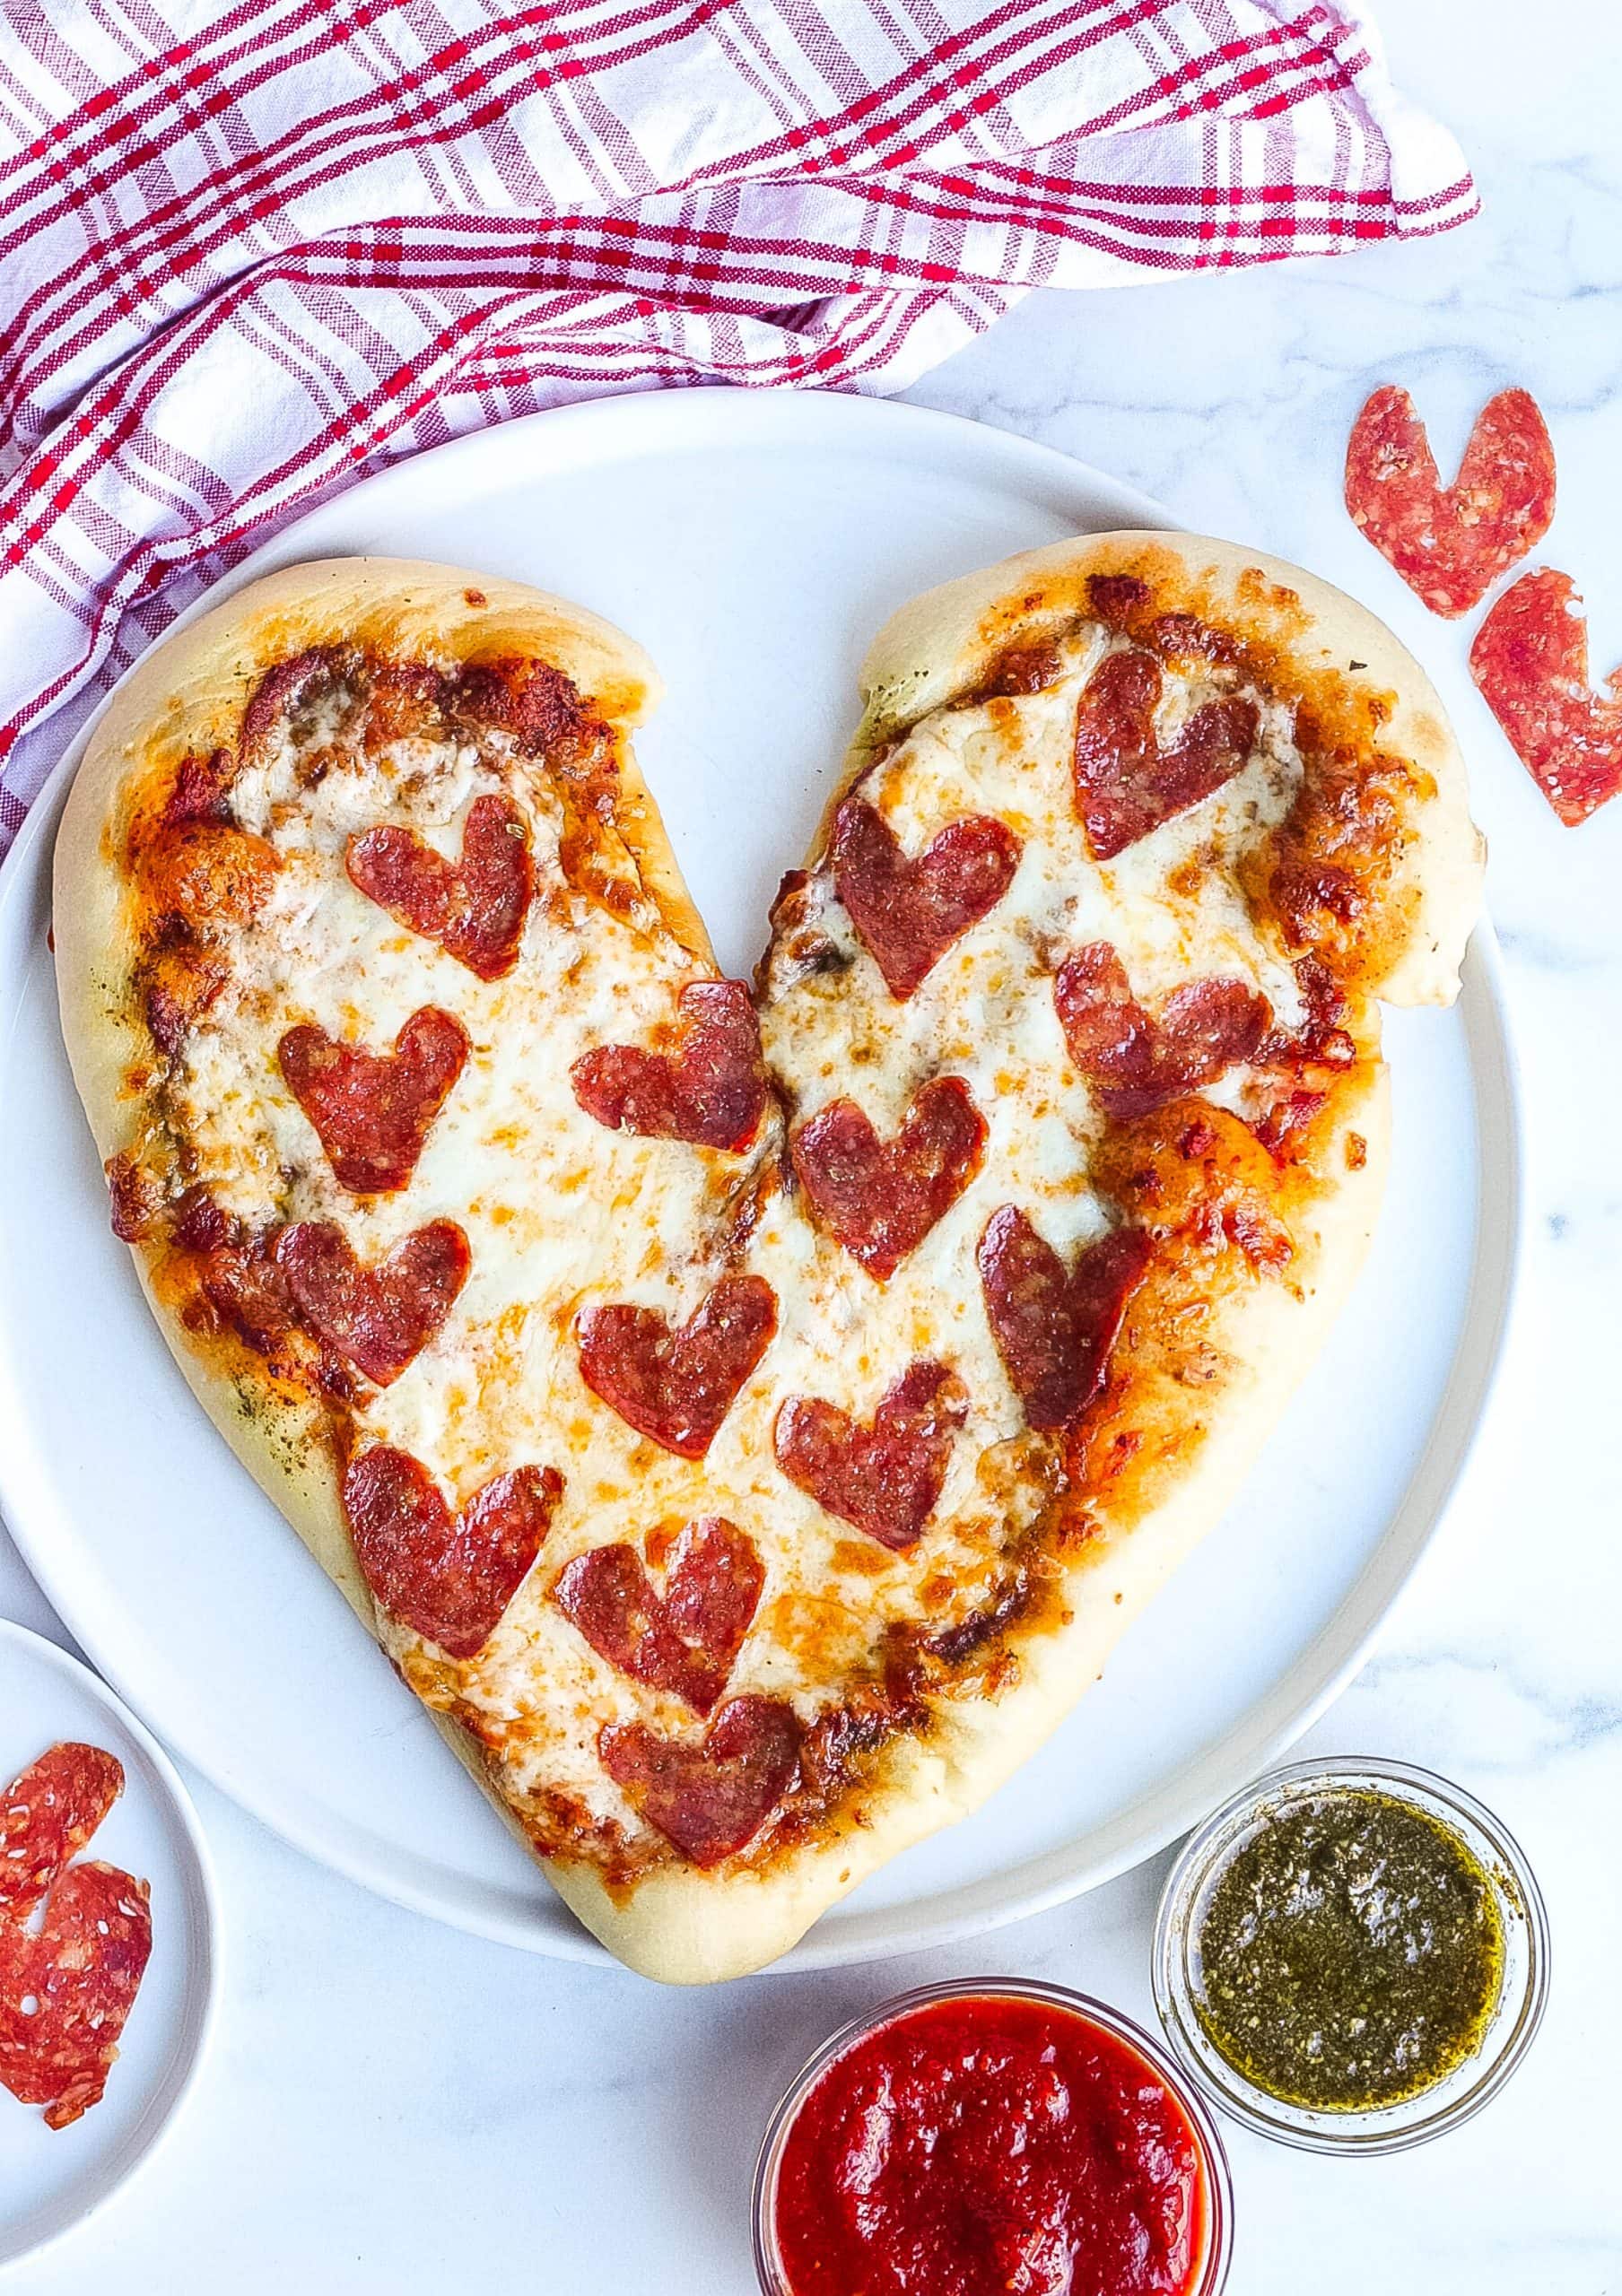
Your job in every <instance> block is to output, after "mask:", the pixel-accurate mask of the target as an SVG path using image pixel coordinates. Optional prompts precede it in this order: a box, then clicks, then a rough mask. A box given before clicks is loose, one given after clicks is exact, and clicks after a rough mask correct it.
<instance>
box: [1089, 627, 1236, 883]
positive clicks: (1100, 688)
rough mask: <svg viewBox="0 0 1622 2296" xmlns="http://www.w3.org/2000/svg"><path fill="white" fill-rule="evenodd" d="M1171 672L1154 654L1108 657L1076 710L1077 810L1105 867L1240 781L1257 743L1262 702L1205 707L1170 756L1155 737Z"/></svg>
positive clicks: (1230, 700) (1216, 703) (1134, 652)
mask: <svg viewBox="0 0 1622 2296" xmlns="http://www.w3.org/2000/svg"><path fill="white" fill-rule="evenodd" d="M1161 683H1162V672H1161V666H1160V664H1159V663H1158V662H1157V661H1156V660H1155V657H1154V656H1153V655H1152V654H1145V653H1140V652H1138V651H1137V650H1136V649H1134V648H1127V649H1126V650H1124V651H1122V652H1120V653H1115V654H1107V655H1106V656H1105V657H1104V658H1103V661H1102V662H1101V663H1100V664H1099V665H1098V667H1097V668H1096V669H1095V670H1094V673H1093V674H1092V676H1091V677H1090V678H1089V679H1088V681H1087V684H1086V691H1084V692H1083V694H1082V697H1081V700H1080V703H1079V704H1078V706H1077V712H1076V810H1077V813H1078V814H1079V815H1080V816H1081V821H1082V823H1083V826H1084V827H1085V828H1086V832H1087V841H1088V843H1089V844H1090V845H1091V846H1092V848H1093V850H1094V853H1095V854H1096V855H1097V857H1098V858H1099V860H1101V861H1112V860H1113V859H1114V857H1115V856H1116V855H1117V854H1118V853H1124V852H1125V851H1126V849H1127V848H1128V846H1129V845H1136V844H1137V842H1138V839H1139V838H1140V837H1147V835H1148V834H1149V831H1151V830H1155V829H1158V828H1159V827H1160V824H1161V823H1162V822H1166V821H1170V820H1171V818H1172V816H1173V814H1174V813H1186V812H1187V811H1188V809H1189V807H1190V805H1197V804H1199V803H1200V801H1201V799H1202V798H1206V797H1208V796H1211V795H1212V793H1213V791H1215V790H1217V789H1220V788H1221V787H1222V786H1223V784H1224V782H1225V781H1231V780H1232V779H1233V778H1234V774H1236V773H1237V772H1238V771H1239V769H1240V767H1241V766H1242V765H1243V764H1244V762H1245V761H1246V759H1247V758H1248V757H1249V756H1250V754H1251V751H1252V750H1253V749H1254V748H1255V746H1256V728H1257V723H1258V719H1257V715H1256V707H1255V704H1254V703H1253V702H1250V701H1244V700H1240V699H1239V698H1238V697H1237V696H1229V697H1228V698H1227V699H1225V700H1221V701H1208V702H1206V703H1204V704H1203V705H1202V706H1201V707H1200V708H1199V709H1196V710H1195V711H1194V713H1193V715H1192V716H1191V717H1190V718H1189V720H1188V723H1187V724H1186V725H1185V726H1183V727H1182V731H1181V732H1180V733H1179V734H1178V735H1177V738H1176V740H1175V741H1174V742H1173V744H1172V745H1171V747H1170V749H1163V748H1162V747H1161V745H1160V736H1159V735H1158V734H1157V733H1156V732H1155V705H1156V704H1157V702H1158V701H1159V700H1160V689H1161Z"/></svg>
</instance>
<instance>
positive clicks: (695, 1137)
mask: <svg viewBox="0 0 1622 2296" xmlns="http://www.w3.org/2000/svg"><path fill="white" fill-rule="evenodd" d="M678 1009H679V1011H680V1013H681V1023H682V1025H681V1037H680V1040H679V1042H678V1043H677V1045H676V1048H675V1049H674V1050H673V1051H671V1052H650V1051H647V1050H645V1049H644V1048H642V1047H641V1045H633V1044H604V1045H597V1047H595V1048H594V1049H593V1050H592V1051H590V1052H587V1053H582V1054H581V1056H580V1058H579V1059H578V1060H577V1061H576V1062H575V1064H574V1065H573V1067H572V1068H571V1070H570V1071H569V1081H570V1083H571V1084H572V1085H573V1087H574V1097H575V1099H576V1100H578V1101H579V1102H580V1106H581V1108H583V1109H585V1111H586V1113H587V1115H588V1116H591V1117H595V1118H597V1122H598V1123H599V1124H602V1125H606V1126H607V1127H608V1129H609V1130H610V1131H611V1132H636V1133H641V1135H643V1136H644V1137H645V1138H649V1139H654V1140H691V1141H693V1142H694V1143H696V1144H698V1145H699V1146H701V1147H704V1148H731V1149H741V1148H746V1147H747V1146H748V1145H749V1143H750V1142H751V1141H752V1140H753V1139H754V1135H755V1133H756V1132H757V1130H758V1129H759V1127H760V1120H761V1115H762V1112H763V1109H764V1108H765V1105H766V1083H765V1079H764V1077H763V1074H762V1073H761V1049H760V1023H759V1022H757V1020H756V1019H755V1017H754V1005H752V1004H751V1002H750V1000H749V992H748V990H747V989H746V987H744V985H743V983H742V982H741V981H737V980H694V981H690V982H689V983H688V985H687V987H685V988H684V989H683V991H682V993H681V997H680V1000H679V1005H678Z"/></svg>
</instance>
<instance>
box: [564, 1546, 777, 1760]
mask: <svg viewBox="0 0 1622 2296" xmlns="http://www.w3.org/2000/svg"><path fill="white" fill-rule="evenodd" d="M765 1582H766V1574H765V1571H764V1570H763V1568H762V1565H761V1559H760V1555H759V1553H758V1552H756V1549H755V1545H754V1540H753V1539H751V1538H747V1537H746V1536H745V1535H744V1533H743V1532H742V1531H740V1530H739V1529H738V1528H737V1526H736V1525H735V1524H732V1523H728V1522H727V1521H726V1520H725V1519H724V1518H723V1517H721V1516H719V1515H707V1516H705V1517H703V1518H702V1520H700V1521H698V1522H696V1523H689V1524H688V1525H687V1526H686V1528H685V1530H684V1532H683V1533H682V1535H681V1537H680V1538H679V1539H678V1540H677V1541H676V1547H675V1550H674V1552H672V1554H671V1557H670V1563H669V1568H668V1570H667V1572H666V1574H665V1592H664V1595H663V1596H662V1597H661V1596H658V1594H656V1593H655V1592H654V1589H653V1586H652V1583H651V1581H650V1578H649V1577H648V1573H647V1571H646V1570H644V1569H643V1567H642V1561H641V1556H640V1555H639V1554H638V1553H637V1552H636V1549H635V1548H634V1547H632V1546H628V1545H625V1544H616V1545H613V1546H598V1547H593V1548H592V1549H591V1551H590V1552H589V1553H587V1554H579V1555H576V1557H575V1559H574V1561H572V1562H571V1563H567V1564H566V1565H565V1566H564V1568H563V1569H562V1570H561V1571H560V1572H559V1574H558V1578H557V1583H556V1585H555V1586H554V1587H553V1589H552V1599H553V1601H554V1603H555V1604H556V1605H557V1606H558V1608H559V1610H561V1611H562V1613H563V1615H564V1617H565V1618H566V1619H568V1620H569V1621H570V1622H571V1624H573V1625H575V1626H577V1627H578V1628H579V1629H580V1632H581V1633H582V1634H583V1635H584V1636H585V1638H586V1639H587V1641H588V1642H589V1643H590V1645H591V1647H592V1648H593V1649H594V1650H595V1651H597V1653H598V1654H599V1656H601V1657H605V1658H606V1659H607V1660H608V1662H609V1664H610V1665H615V1666H617V1667H619V1669H620V1671H621V1672H622V1673H623V1674H630V1675H632V1677H633V1678H634V1679H635V1680H636V1681H637V1682H641V1683H648V1684H649V1685H650V1688H652V1689H654V1690H667V1691H670V1692H673V1693H674V1695H675V1696H676V1697H677V1698H680V1699H684V1700H685V1701H686V1703H687V1704H688V1705H689V1706H690V1707H692V1709H693V1712H694V1713H695V1714H708V1713H709V1712H710V1710H711V1708H712V1707H713V1706H714V1704H715V1702H716V1700H718V1699H719V1697H720V1695H721V1693H722V1692H723V1691H724V1690H725V1689H726V1687H727V1677H728V1674H730V1673H731V1671H732V1662H733V1660H734V1659H735V1658H736V1657H737V1654H738V1651H739V1650H740V1649H741V1648H742V1647H743V1640H744V1637H745V1635H746V1634H747V1633H748V1631H749V1622H750V1621H751V1620H752V1619H753V1618H754V1613H755V1608H756V1605H758V1603H759V1601H760V1597H761V1588H762V1587H763V1586H764V1585H765Z"/></svg>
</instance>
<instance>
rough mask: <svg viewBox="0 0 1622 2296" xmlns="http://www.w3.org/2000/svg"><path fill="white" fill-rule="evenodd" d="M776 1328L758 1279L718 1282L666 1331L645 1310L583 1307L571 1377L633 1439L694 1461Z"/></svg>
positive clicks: (768, 1294)
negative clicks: (576, 1371)
mask: <svg viewBox="0 0 1622 2296" xmlns="http://www.w3.org/2000/svg"><path fill="white" fill-rule="evenodd" d="M776 1329H777V1300H776V1298H775V1295H774V1294H773V1292H772V1286H771V1285H770V1284H769V1283H766V1282H765V1281H764V1279H763V1277H761V1276H758V1275H723V1276H722V1278H721V1280H720V1282H719V1283H718V1284H717V1285H716V1286H715V1289H714V1290H713V1291H711V1294H710V1296H709V1298H708V1299H707V1300H705V1301H704V1304H703V1306H702V1308H700V1309H697V1310H696V1311H695V1313H693V1315H691V1316H689V1317H688V1318H687V1320H686V1322H685V1324H682V1325H681V1326H678V1327H677V1328H676V1330H675V1331H673V1330H672V1329H671V1327H670V1319H669V1318H668V1317H667V1316H664V1315H661V1314H660V1313H659V1312H658V1309H655V1308H630V1307H624V1306H618V1305H616V1306H615V1307H612V1308H589V1309H586V1311H585V1313H584V1314H583V1315H582V1316H581V1317H580V1321H579V1323H578V1324H577V1326H576V1331H577V1334H578V1336H579V1340H580V1377H581V1378H583V1379H584V1380H585V1382H586V1385H587V1386H588V1387H589V1388H590V1389H591V1391H592V1393H593V1394H594V1395H598V1396H601V1397H602V1399H603V1401H604V1402H605V1403H606V1405H608V1407H609V1409H610V1410H611V1411H617V1412H618V1413H619V1415H620V1417H621V1418H622V1419H623V1420H624V1422H626V1424H627V1426H630V1427H634V1428H635V1429H636V1431H637V1433H638V1434H639V1435H646V1436H647V1437H648V1438H649V1439H650V1441H652V1442H655V1443H660V1444H662V1445H663V1446H664V1448H665V1449H666V1450H667V1451H674V1452H676V1455H677V1457H680V1458H684V1459H702V1457H703V1456H704V1453H705V1452H706V1451H707V1450H708V1449H709V1448H710V1446H711V1443H712V1442H713V1441H714V1439H715V1435H716V1431H717V1429H718V1428H719V1426H720V1423H721V1422H722V1420H723V1419H725V1417H726V1416H727V1413H728V1412H729V1411H730V1410H731V1408H732V1405H733V1402H734V1400H735V1399H736V1397H737V1392H738V1390H739V1388H740V1387H742V1386H743V1384H744V1382H745V1380H746V1378H748V1377H749V1375H750V1373H751V1372H752V1371H753V1370H754V1367H755V1365H756V1364H757V1363H758V1362H759V1361H760V1360H761V1357H762V1356H763V1354H764V1353H765V1352H766V1350H767V1348H768V1346H769V1345H770V1344H771V1342H772V1334H773V1332H775V1330H776Z"/></svg>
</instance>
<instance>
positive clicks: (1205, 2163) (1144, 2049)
mask: <svg viewBox="0 0 1622 2296" xmlns="http://www.w3.org/2000/svg"><path fill="white" fill-rule="evenodd" d="M1009 1997H1012V1998H1013V1999H1015V2000H1018V2001H1036V2002H1041V2003H1042V2004H1043V2005H1044V2006H1046V2007H1048V2008H1051V2009H1058V2010H1061V2011H1064V2012H1066V2013H1068V2014H1069V2015H1071V2016H1075V2017H1080V2018H1083V2019H1085V2020H1086V2022H1087V2023H1088V2024H1090V2025H1096V2026H1099V2027H1101V2028H1102V2030H1103V2031H1104V2032H1106V2033H1109V2034H1112V2036H1113V2037H1114V2039H1117V2040H1119V2041H1122V2042H1124V2043H1125V2044H1126V2046H1127V2048H1129V2049H1133V2050H1135V2051H1136V2052H1137V2054H1138V2056H1139V2057H1142V2058H1143V2059H1144V2060H1145V2062H1146V2063H1147V2065H1148V2066H1150V2067H1151V2068H1152V2069H1153V2071H1154V2072H1155V2074H1156V2075H1157V2076H1158V2077H1159V2079H1160V2080H1162V2081H1163V2082H1164V2083H1165V2085H1166V2087H1167V2089H1169V2090H1170V2092H1171V2093H1172V2095H1173V2097H1175V2099H1176V2100H1177V2103H1178V2105H1179V2107H1180V2109H1182V2114H1183V2117H1184V2118H1185V2119H1186V2120H1187V2122H1188V2124H1189V2126H1190V2129H1191V2130H1192V2131H1193V2135H1194V2143H1195V2145H1196V2147H1197V2148H1198V2150H1199V2158H1200V2166H1201V2167H1202V2169H1203V2170H1204V2171H1205V2190H1206V2223H1205V2243H1204V2248H1203V2251H1202V2253H1201V2255H1200V2257H1199V2260H1198V2262H1197V2265H1196V2267H1195V2270H1194V2273H1193V2274H1192V2276H1191V2278H1190V2281H1189V2283H1188V2287H1187V2290H1186V2292H1185V2296H1221V2292H1222V2290H1223V2288H1224V2286H1225V2283H1226V2281H1227V2276H1228V2264H1229V2261H1230V2258H1231V2257H1232V2254H1233V2240H1234V2187H1233V2179H1231V2177H1230V2176H1229V2174H1228V2160H1227V2154H1226V2153H1225V2152H1224V2151H1223V2147H1222V2138H1221V2137H1220V2135H1218V2134H1217V2130H1216V2122H1215V2120H1214V2119H1213V2118H1212V2117H1211V2113H1210V2110H1209V2109H1208V2106H1207V2104H1206V2102H1205V2100H1204V2098H1203V2097H1202V2096H1201V2095H1200V2094H1199V2091H1198V2089H1197V2088H1195V2087H1193V2086H1192V2085H1191V2084H1190V2083H1189V2082H1188V2081H1186V2080H1185V2079H1184V2078H1183V2076H1182V2074H1181V2073H1180V2072H1179V2070H1178V2068H1177V2066H1175V2065H1174V2064H1173V2062H1172V2060H1171V2058H1170V2057H1168V2056H1167V2054H1166V2052H1165V2050H1164V2048H1162V2047H1161V2045H1160V2043H1159V2042H1158V2041H1157V2040H1155V2039H1151V2037H1150V2036H1149V2035H1148V2034H1147V2033H1146V2032H1145V2031H1144V2030H1143V2028H1142V2026H1141V2025H1135V2024H1134V2023H1133V2022H1132V2021H1131V2019H1130V2018H1129V2017H1123V2016H1122V2015H1121V2012H1120V2011H1119V2010H1118V2009H1112V2008H1110V2007H1109V2006H1108V2005H1107V2004H1106V2003H1104V2002H1103V2001H1094V2000H1093V1999H1092V1998H1091V1997H1090V1996H1088V1995H1086V1994H1085V1993H1072V1992H1070V1991H1069V1990H1068V1987H1064V1986H1061V1985H1038V1984H1035V1983H1033V1982H1032V1981H1029V1980H1027V1979H1022V1978H1002V1977H988V1978H977V1979H969V1980H966V1981H965V1980H963V1979H958V1980H956V1981H955V1982H953V1983H951V1984H947V1985H920V1986H919V1987H915V1989H914V1990H913V1991H912V1992H911V1993H898V1994H897V1995H896V1996H894V1999H893V2000H890V2001H885V2002H881V2004H880V2005H879V2006H878V2007H877V2008H876V2009H873V2010H869V2011H868V2013H867V2014H866V2015H865V2016H862V2017H852V2018H851V2020H850V2022H849V2024H845V2025H842V2026H841V2027H840V2028H839V2031H837V2032H836V2033H832V2034H830V2036H829V2037H828V2039H826V2040H825V2041H824V2043H823V2045H822V2047H821V2048H819V2049H818V2050H817V2052H816V2054H815V2057H812V2058H811V2059H810V2060H809V2061H808V2063H807V2065H806V2066H804V2067H803V2068H802V2070H801V2071H800V2073H799V2074H798V2075H797V2077H796V2078H795V2079H794V2080H793V2081H792V2082H791V2083H789V2089H788V2092H787V2093H786V2095H785V2096H784V2098H783V2100H782V2102H781V2103H780V2105H779V2106H778V2108H777V2110H776V2111H775V2112H774V2113H773V2114H772V2118H771V2120H770V2121H769V2122H768V2123H767V2125H766V2135H765V2139H764V2142H763V2144H762V2145H761V2152H760V2160H759V2162H758V2163H757V2165H756V2168H755V2171H754V2268H755V2271H756V2272H757V2273H758V2274H759V2275H760V2284H761V2287H762V2289H763V2291H764V2292H765V2296H794V2292H793V2289H792V2288H791V2287H790V2285H789V2280H788V2278H787V2276H786V2274H784V2272H783V2269H782V2266H781V2264H780V2261H779V2259H778V2254H777V2241H776V2237H775V2233H774V2230H773V2225H774V2220H775V2217H776V2214H777V2179H778V2172H779V2170H780V2168H781V2166H782V2158H783V2152H784V2148H785V2146H786V2145H787V2144H788V2142H789V2131H790V2130H791V2129H792V2128H793V2126H794V2124H795V2121H796V2120H797V2118H798V2115H799V2109H800V2107H801V2106H802V2105H803V2104H804V2103H805V2101H806V2099H807V2097H808V2096H809V2095H810V2093H811V2092H812V2090H813V2089H814V2088H815V2086H816V2083H818V2081H820V2080H821V2078H822V2076H823V2074H824V2073H825V2072H826V2071H827V2070H828V2067H829V2066H831V2065H832V2064H833V2062H834V2060H835V2058H836V2057H842V2056H843V2055H844V2053H845V2051H846V2050H847V2049H848V2048H853V2047H854V2046H855V2044H856V2043H857V2042H858V2041H860V2040H865V2039H867V2037H868V2034H869V2033H876V2032H877V2031H879V2030H880V2029H881V2028H882V2027H884V2026H885V2025H892V2024H894V2022H895V2021H896V2019H897V2018H898V2017H904V2016H906V2015H907V2014H908V2013H909V2012H910V2011H911V2010H914V2009H922V2008H925V2007H928V2006H929V2005H933V2004H934V2003H936V2002H938V2001H984V2000H987V1999H999V1998H1000V1999H1007V1998H1009Z"/></svg>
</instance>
